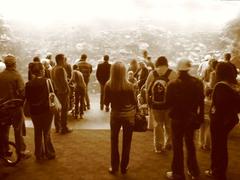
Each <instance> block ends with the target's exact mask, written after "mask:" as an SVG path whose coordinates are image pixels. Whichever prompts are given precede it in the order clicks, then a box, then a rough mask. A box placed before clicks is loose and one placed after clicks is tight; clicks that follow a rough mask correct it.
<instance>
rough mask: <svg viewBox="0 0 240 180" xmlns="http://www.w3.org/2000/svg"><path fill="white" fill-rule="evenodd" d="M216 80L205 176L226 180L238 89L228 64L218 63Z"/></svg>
mask: <svg viewBox="0 0 240 180" xmlns="http://www.w3.org/2000/svg"><path fill="white" fill-rule="evenodd" d="M216 78H217V84H216V85H215V87H214V90H213V94H212V105H211V110H210V132H211V140H212V141H211V143H212V149H211V168H210V169H209V170H206V171H205V174H206V175H207V176H211V177H213V178H215V179H216V180H226V179H227V177H226V171H227V165H228V149H227V143H228V135H229V133H230V132H231V130H232V129H233V128H234V127H235V126H236V125H237V124H238V122H239V117H238V113H239V112H240V89H239V85H237V81H236V72H235V70H234V68H233V67H232V65H231V64H230V63H226V62H219V64H218V66H217V69H216Z"/></svg>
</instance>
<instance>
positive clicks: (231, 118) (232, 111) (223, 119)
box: [211, 82, 240, 126]
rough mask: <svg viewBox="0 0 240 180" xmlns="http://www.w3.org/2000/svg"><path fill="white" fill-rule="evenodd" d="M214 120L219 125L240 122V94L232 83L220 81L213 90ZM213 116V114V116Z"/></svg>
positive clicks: (230, 124)
mask: <svg viewBox="0 0 240 180" xmlns="http://www.w3.org/2000/svg"><path fill="white" fill-rule="evenodd" d="M212 107H213V108H212V114H213V115H214V118H211V120H212V121H215V123H217V124H219V125H224V126H228V125H229V126H232V125H235V124H237V123H238V122H239V118H238V113H239V112H240V94H239V92H237V91H235V90H234V89H233V88H232V87H231V86H230V85H228V84H226V83H223V82H219V83H217V84H216V86H215V88H214V90H213V96H212ZM212 117H213V116H212Z"/></svg>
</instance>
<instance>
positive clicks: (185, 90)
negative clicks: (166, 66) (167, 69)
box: [166, 60, 204, 180]
mask: <svg viewBox="0 0 240 180" xmlns="http://www.w3.org/2000/svg"><path fill="white" fill-rule="evenodd" d="M190 69H191V62H190V61H189V60H180V61H179V62H178V65H177V70H178V72H179V76H178V78H177V79H176V80H174V81H172V82H170V83H169V84H168V86H167V94H166V105H167V107H169V108H170V113H169V116H170V117H171V118H172V121H171V127H172V144H173V160H172V171H169V172H167V173H166V177H167V178H168V179H179V180H185V175H184V152H183V140H185V144H186V150H187V168H188V174H189V176H190V177H191V179H196V178H197V177H198V176H199V167H198V163H197V157H196V149H195V145H194V133H195V130H196V129H199V128H200V125H201V123H202V122H203V120H204V90H203V83H202V82H201V80H199V79H197V78H195V77H193V76H191V75H189V73H188V71H189V70H190Z"/></svg>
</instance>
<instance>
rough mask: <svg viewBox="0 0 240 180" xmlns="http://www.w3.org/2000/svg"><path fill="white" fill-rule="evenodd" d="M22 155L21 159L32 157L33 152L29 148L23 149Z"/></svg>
mask: <svg viewBox="0 0 240 180" xmlns="http://www.w3.org/2000/svg"><path fill="white" fill-rule="evenodd" d="M20 157H21V159H28V158H30V157H31V152H30V151H29V150H25V151H21V152H20Z"/></svg>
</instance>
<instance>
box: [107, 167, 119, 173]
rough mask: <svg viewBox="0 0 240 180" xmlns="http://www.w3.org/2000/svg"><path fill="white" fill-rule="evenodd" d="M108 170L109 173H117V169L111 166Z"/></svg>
mask: <svg viewBox="0 0 240 180" xmlns="http://www.w3.org/2000/svg"><path fill="white" fill-rule="evenodd" d="M108 172H109V173H110V174H116V173H117V170H115V169H113V168H112V167H110V168H108Z"/></svg>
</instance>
